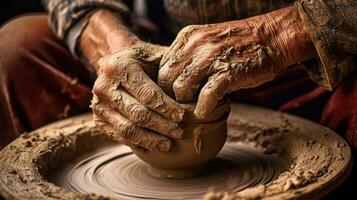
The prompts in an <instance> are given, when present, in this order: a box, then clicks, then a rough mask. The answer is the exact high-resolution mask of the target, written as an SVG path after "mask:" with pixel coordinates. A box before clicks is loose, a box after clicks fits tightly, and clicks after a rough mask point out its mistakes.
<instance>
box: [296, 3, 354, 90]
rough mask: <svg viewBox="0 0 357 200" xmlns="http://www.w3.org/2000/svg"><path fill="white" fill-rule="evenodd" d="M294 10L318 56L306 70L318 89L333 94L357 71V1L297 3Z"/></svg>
mask: <svg viewBox="0 0 357 200" xmlns="http://www.w3.org/2000/svg"><path fill="white" fill-rule="evenodd" d="M295 6H296V7H297V9H298V12H299V15H300V18H301V20H302V22H303V24H304V28H305V29H306V30H307V31H308V32H309V34H310V36H311V39H312V41H313V43H314V45H315V48H316V51H317V53H318V56H319V63H318V64H316V65H306V70H307V71H308V74H309V75H310V77H311V78H312V79H313V80H315V81H316V82H317V83H318V84H319V85H320V86H322V87H325V88H327V89H329V90H333V89H334V88H335V87H336V86H337V85H338V84H339V83H340V82H341V81H342V80H343V78H344V77H346V76H347V75H348V74H349V73H351V72H352V71H354V70H356V68H357V65H356V64H357V63H356V55H357V1H356V0H333V1H332V0H299V1H297V2H296V3H295Z"/></svg>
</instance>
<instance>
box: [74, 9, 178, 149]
mask: <svg viewBox="0 0 357 200" xmlns="http://www.w3.org/2000/svg"><path fill="white" fill-rule="evenodd" d="M80 48H81V52H82V54H83V56H84V57H85V58H86V59H87V60H88V61H89V63H90V64H91V65H92V66H94V67H95V69H96V71H97V75H98V78H97V80H96V81H95V83H94V86H93V100H92V105H91V107H92V109H93V114H94V122H95V124H96V125H97V127H99V128H100V129H101V130H102V131H103V132H104V133H106V134H107V135H108V136H109V137H110V138H112V139H113V140H115V141H118V142H121V143H124V144H126V145H129V146H140V147H142V148H144V149H148V150H152V151H168V150H169V149H170V147H171V140H170V138H172V139H180V138H181V137H182V129H181V128H180V127H179V126H178V122H179V121H181V120H182V117H183V112H184V110H183V108H181V107H180V105H179V104H178V103H177V102H175V101H174V100H172V99H171V98H170V97H169V96H167V95H166V94H165V93H164V92H163V91H162V90H161V88H159V86H158V85H157V84H156V83H155V81H154V80H155V79H156V76H157V73H158V67H159V62H160V60H161V57H162V55H163V53H164V52H165V51H166V47H162V46H158V45H154V44H150V43H146V42H144V41H142V40H140V39H139V38H138V37H136V36H135V35H134V34H133V33H132V32H131V31H130V27H128V26H127V25H126V24H125V21H124V20H122V19H121V18H118V16H116V15H115V14H113V13H112V12H111V11H109V10H105V9H103V10H98V11H96V12H95V13H94V14H93V15H92V16H91V17H90V19H89V21H88V25H87V27H86V28H85V30H84V31H83V34H82V36H81V39H80Z"/></svg>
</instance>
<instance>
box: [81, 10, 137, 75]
mask: <svg viewBox="0 0 357 200" xmlns="http://www.w3.org/2000/svg"><path fill="white" fill-rule="evenodd" d="M138 43H143V41H141V40H140V39H139V38H138V37H137V36H136V35H135V34H134V33H132V32H131V31H130V26H129V25H128V23H127V22H126V21H125V19H123V17H121V16H120V15H116V14H114V13H113V12H111V11H109V10H106V9H101V10H97V11H95V13H94V14H92V16H91V17H90V18H89V20H88V23H87V26H86V28H85V29H84V30H83V33H82V35H81V37H80V45H79V46H80V51H81V52H82V54H83V56H84V58H85V59H86V60H87V61H88V63H89V64H90V65H91V66H93V67H94V68H95V69H96V70H97V69H98V60H99V59H100V58H102V57H104V56H106V55H109V54H112V53H115V52H118V51H121V50H123V49H125V48H130V47H131V46H134V45H136V44H138Z"/></svg>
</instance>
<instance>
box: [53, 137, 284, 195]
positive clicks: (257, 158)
mask: <svg viewBox="0 0 357 200" xmlns="http://www.w3.org/2000/svg"><path fill="white" fill-rule="evenodd" d="M286 168H287V163H285V162H284V161H282V160H280V159H279V158H278V157H275V156H266V155H263V154H261V153H259V152H258V151H256V150H254V149H253V148H251V147H249V146H247V145H244V144H241V143H233V144H230V145H227V146H226V147H225V148H224V149H223V150H222V152H221V153H220V155H218V157H217V159H215V160H212V161H211V162H210V163H209V165H208V169H207V173H205V174H203V175H201V176H198V177H193V178H189V179H183V180H175V181H172V180H171V179H165V178H156V177H153V176H152V175H151V174H150V173H149V166H148V165H146V164H145V163H143V162H141V161H140V160H139V159H138V158H136V157H135V156H134V155H133V153H132V152H131V150H130V149H129V148H127V147H125V146H123V145H119V146H117V145H116V146H112V147H109V148H108V147H107V148H102V149H97V150H96V151H94V152H92V153H89V154H87V155H84V156H81V157H79V158H77V159H76V160H74V161H72V162H70V163H67V164H66V165H65V167H63V168H60V169H59V170H58V171H57V172H56V173H55V174H54V176H53V177H52V178H51V180H52V181H53V182H54V183H56V184H57V185H59V186H61V187H64V188H67V189H70V190H73V191H78V192H81V193H97V194H101V195H105V196H110V197H113V198H118V199H190V200H191V199H202V198H203V196H204V195H205V193H206V191H207V188H210V187H211V188H212V187H214V189H215V190H216V191H222V192H223V191H232V192H238V191H241V190H244V189H246V188H248V187H252V186H255V185H259V184H267V183H269V182H271V181H273V180H274V179H276V178H277V177H278V175H279V174H281V173H282V172H283V171H285V170H286Z"/></svg>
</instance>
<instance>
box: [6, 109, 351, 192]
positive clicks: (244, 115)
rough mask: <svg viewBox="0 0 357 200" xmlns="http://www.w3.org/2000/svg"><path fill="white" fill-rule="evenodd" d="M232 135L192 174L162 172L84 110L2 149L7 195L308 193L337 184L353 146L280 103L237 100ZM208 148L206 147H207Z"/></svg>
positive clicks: (345, 172)
mask: <svg viewBox="0 0 357 200" xmlns="http://www.w3.org/2000/svg"><path fill="white" fill-rule="evenodd" d="M228 127H229V128H228V131H229V133H228V135H229V141H228V142H227V143H226V145H225V146H224V148H223V150H222V151H221V152H220V154H219V155H218V156H217V158H216V159H214V160H212V161H210V162H209V164H208V171H207V172H206V173H204V174H202V175H200V176H197V177H193V178H190V179H183V180H173V179H165V178H156V177H153V176H151V175H150V174H149V173H148V166H147V165H146V164H144V163H143V162H141V161H140V160H139V159H137V158H136V157H135V155H133V154H132V153H131V151H130V149H129V148H127V147H125V146H124V145H120V144H115V143H113V142H111V141H109V140H108V139H107V138H106V137H105V136H104V135H103V134H101V133H100V132H99V131H98V130H97V129H96V128H95V127H94V124H93V123H92V121H91V115H83V116H79V117H75V118H71V119H67V120H63V121H61V122H56V123H54V124H51V125H48V126H46V127H43V128H41V129H39V130H36V131H34V132H32V133H29V134H25V135H23V136H21V137H20V138H18V139H17V140H15V141H14V142H13V143H11V144H10V145H8V146H7V147H5V148H4V149H3V150H2V151H1V152H0V194H1V195H2V196H3V197H5V198H8V199H107V197H108V198H109V199H110V198H116V199H201V198H204V197H206V198H216V199H223V198H227V199H252V198H254V199H257V198H264V199H296V198H299V199H307V198H312V199H315V198H319V197H322V196H324V195H326V194H328V193H329V192H330V191H332V190H333V189H334V188H336V187H337V186H338V185H339V184H340V183H341V182H342V181H343V180H344V179H345V178H346V177H347V176H348V174H349V171H350V168H351V159H352V158H351V152H350V149H349V147H348V145H347V143H346V142H345V141H344V140H343V139H342V138H341V137H340V136H338V135H337V134H336V133H334V132H333V131H331V130H329V129H327V128H324V127H322V126H320V125H318V124H315V123H312V122H310V121H307V120H304V119H301V118H298V117H295V116H291V115H288V114H283V113H280V112H277V111H271V110H267V109H262V108H257V107H253V106H246V105H240V104H233V105H232V112H231V115H230V117H229V119H228ZM203 148H204V147H203Z"/></svg>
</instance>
